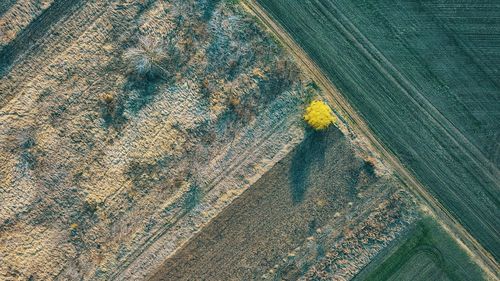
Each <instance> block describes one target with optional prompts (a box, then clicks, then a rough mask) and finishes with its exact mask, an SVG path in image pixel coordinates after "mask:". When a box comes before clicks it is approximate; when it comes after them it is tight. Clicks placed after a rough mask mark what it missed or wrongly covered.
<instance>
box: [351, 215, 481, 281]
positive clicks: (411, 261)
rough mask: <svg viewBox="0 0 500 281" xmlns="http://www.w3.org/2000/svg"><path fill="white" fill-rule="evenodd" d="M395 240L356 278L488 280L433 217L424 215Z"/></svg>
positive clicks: (365, 279)
mask: <svg viewBox="0 0 500 281" xmlns="http://www.w3.org/2000/svg"><path fill="white" fill-rule="evenodd" d="M394 244H395V245H393V246H391V247H390V248H391V249H390V253H389V254H387V253H384V254H383V255H381V258H378V257H377V258H374V259H373V260H372V261H371V263H370V265H369V266H367V267H366V268H365V269H363V271H361V272H360V273H359V274H358V275H356V277H355V278H354V279H353V281H359V280H364V281H377V280H399V281H419V280H421V281H425V280H436V281H437V280H457V281H459V280H486V279H482V277H481V276H482V275H481V270H480V269H479V268H478V267H477V265H475V264H474V263H473V262H472V261H471V260H470V258H469V257H468V256H467V255H466V254H465V253H464V252H463V250H462V249H461V248H460V246H459V245H458V244H457V243H456V242H455V241H454V240H452V239H450V237H449V236H448V235H447V234H446V233H445V231H444V230H443V229H442V228H441V227H440V226H439V225H438V224H437V223H436V221H434V220H433V219H432V218H430V217H423V218H421V219H420V220H419V221H417V222H416V223H415V225H414V226H413V227H412V228H410V229H409V231H408V233H407V234H406V235H404V236H402V237H401V238H400V241H399V243H394ZM387 249H389V247H388V248H387Z"/></svg>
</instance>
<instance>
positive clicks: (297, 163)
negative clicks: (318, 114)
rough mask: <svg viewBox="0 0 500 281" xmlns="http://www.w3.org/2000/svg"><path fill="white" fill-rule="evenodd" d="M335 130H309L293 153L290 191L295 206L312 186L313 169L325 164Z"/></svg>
mask: <svg viewBox="0 0 500 281" xmlns="http://www.w3.org/2000/svg"><path fill="white" fill-rule="evenodd" d="M333 130H334V128H328V129H326V130H325V131H314V130H312V129H308V131H307V132H306V135H307V136H306V138H305V139H304V140H303V141H302V143H301V144H299V145H298V146H297V148H296V149H295V150H294V151H293V152H292V153H293V158H292V163H291V166H290V189H291V194H292V201H293V203H294V204H297V203H300V202H302V200H303V199H304V195H305V193H306V191H307V189H308V188H309V186H310V182H309V175H310V173H311V169H312V168H313V167H314V165H316V167H322V166H323V165H324V164H325V152H326V149H327V147H328V142H327V139H329V138H331V137H332V136H331V134H332V133H333Z"/></svg>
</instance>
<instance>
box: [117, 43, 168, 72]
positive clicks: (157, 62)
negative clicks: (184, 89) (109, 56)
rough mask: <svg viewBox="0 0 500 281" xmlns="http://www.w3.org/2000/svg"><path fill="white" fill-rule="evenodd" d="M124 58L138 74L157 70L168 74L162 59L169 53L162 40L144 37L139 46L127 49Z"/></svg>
mask: <svg viewBox="0 0 500 281" xmlns="http://www.w3.org/2000/svg"><path fill="white" fill-rule="evenodd" d="M123 58H124V59H125V60H126V61H127V62H128V63H129V65H130V67H131V68H132V70H133V71H135V72H137V73H138V74H142V75H144V74H148V73H152V72H154V71H156V70H160V71H162V72H163V73H164V74H167V70H166V69H165V68H163V67H162V66H161V63H162V61H164V60H165V59H166V58H167V53H166V51H165V49H164V48H163V44H162V42H161V41H160V40H155V39H152V38H149V37H142V38H140V39H139V44H138V45H137V47H134V48H130V49H128V50H127V51H125V53H124V55H123Z"/></svg>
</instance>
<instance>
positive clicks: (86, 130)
mask: <svg viewBox="0 0 500 281" xmlns="http://www.w3.org/2000/svg"><path fill="white" fill-rule="evenodd" d="M18 2H19V3H21V2H22V1H18ZM18 2H15V3H16V4H15V5H20V4H19V3H18ZM58 3H64V2H58ZM75 3H76V2H75ZM78 3H79V5H80V6H73V7H78V8H77V9H76V8H75V9H74V10H71V11H68V13H63V12H61V13H56V12H57V11H58V10H57V9H56V10H55V11H52V14H50V17H48V16H47V17H44V21H43V28H42V27H40V28H41V29H40V30H36V27H33V26H31V27H28V28H32V29H34V30H30V32H28V33H26V32H17V33H16V34H25V35H23V36H26V37H25V39H23V40H28V39H30V36H31V35H30V34H36V38H35V39H36V40H33V41H32V42H31V45H30V48H29V49H25V48H19V49H18V48H17V47H16V46H18V45H16V44H14V45H9V46H10V47H9V48H10V49H9V50H10V51H9V52H2V56H6V58H7V59H6V60H4V61H3V62H2V71H0V73H1V74H0V75H1V78H0V79H1V81H0V92H1V93H2V95H1V96H0V107H1V108H0V160H1V161H0V162H1V164H0V202H2V204H1V206H0V260H1V261H2V262H1V263H0V279H5V280H29V279H31V280H51V279H56V280H137V279H140V278H143V277H144V276H147V275H148V274H150V272H149V271H151V270H155V269H156V268H158V266H160V265H161V264H162V263H163V261H164V260H165V259H168V258H169V257H170V256H171V255H173V254H174V253H175V251H176V250H177V249H178V248H179V247H180V245H182V244H183V243H185V242H186V241H188V240H189V239H190V238H192V237H193V236H194V235H195V234H196V233H197V232H199V231H201V230H202V228H203V227H204V226H205V225H206V224H207V223H208V222H209V221H210V220H211V219H212V218H214V217H215V216H217V214H219V212H220V211H221V210H222V209H223V208H224V207H226V206H228V205H229V204H230V203H231V202H232V201H233V200H234V199H235V198H236V197H238V196H239V195H241V194H242V193H243V192H244V191H245V190H247V188H248V187H249V186H250V185H251V184H253V183H254V182H255V181H256V180H257V179H258V178H259V177H260V176H261V175H262V174H264V173H265V172H266V171H268V170H269V169H270V168H271V167H272V166H273V165H274V164H275V163H276V162H277V161H279V160H280V159H282V158H283V157H284V156H285V155H286V154H287V153H288V152H289V151H290V150H291V149H292V148H293V147H294V146H296V145H297V143H300V142H301V140H302V139H303V138H304V134H305V126H304V124H303V121H302V120H301V119H302V113H303V112H302V110H303V104H304V103H305V101H306V100H308V98H310V97H308V96H310V95H313V94H314V92H315V90H314V89H312V87H311V86H310V85H311V83H309V82H310V81H308V80H307V79H304V78H303V77H302V75H301V74H300V73H299V71H298V69H297V68H296V66H295V64H294V62H293V61H292V60H291V59H290V58H289V57H288V56H286V55H285V54H284V53H283V52H282V50H281V49H280V47H279V46H278V45H277V44H276V43H275V42H274V41H273V39H271V38H270V37H269V36H268V35H266V34H265V33H264V32H263V31H262V30H261V29H260V27H259V26H258V25H257V24H256V23H255V21H254V19H252V18H250V17H248V16H247V15H246V14H244V13H243V11H241V10H240V8H239V7H238V6H235V5H233V4H231V3H232V1H201V0H200V1H194V0H173V1H132V0H130V1H119V2H116V1H104V0H99V1H82V2H78ZM15 5H14V6H12V7H11V8H9V9H8V10H7V11H6V12H4V13H3V15H2V20H5V19H6V16H7V15H9V13H10V12H9V11H10V9H14V7H16V6H15ZM54 5H55V4H54ZM59 5H62V4H59ZM51 7H54V6H51ZM58 7H59V6H58ZM48 9H50V7H49V8H47V10H48ZM61 11H62V10H61ZM30 15H31V14H30ZM31 16H32V20H33V19H35V18H36V19H38V18H37V17H36V15H35V13H33V15H31ZM36 19H35V20H36ZM12 24H15V23H12ZM17 26H18V30H22V29H23V28H24V26H25V25H23V24H21V23H19V24H18V25H17ZM12 36H14V37H15V36H16V35H15V34H14V35H12ZM16 38H17V37H16ZM2 39H4V38H2ZM9 40H14V41H13V42H15V40H17V39H12V38H11V39H8V40H5V42H7V41H9ZM19 42H22V40H21V41H19ZM35 70H36V71H35ZM308 85H309V86H308ZM358 160H359V159H358ZM339 200H344V201H345V200H346V197H340V198H339ZM377 202H378V201H377ZM382 228H383V227H382Z"/></svg>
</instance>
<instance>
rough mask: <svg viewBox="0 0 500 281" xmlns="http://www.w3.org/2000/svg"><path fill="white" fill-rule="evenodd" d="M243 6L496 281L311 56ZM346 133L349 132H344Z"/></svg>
mask: <svg viewBox="0 0 500 281" xmlns="http://www.w3.org/2000/svg"><path fill="white" fill-rule="evenodd" d="M242 4H243V6H244V7H246V8H247V9H248V10H249V12H250V13H252V14H253V15H255V16H256V17H257V18H258V19H260V20H261V21H262V23H263V24H264V25H265V26H266V27H267V28H268V29H269V31H270V32H271V33H272V34H274V35H275V36H276V37H277V38H278V40H279V41H280V42H281V43H282V44H283V46H284V47H285V48H287V49H288V50H289V51H290V52H291V53H292V54H293V55H294V56H295V58H296V59H297V62H298V64H299V65H300V67H301V68H302V69H303V70H304V71H305V72H306V73H307V74H309V75H311V77H313V78H314V80H315V82H316V83H317V84H318V85H319V86H320V87H321V88H322V90H323V92H324V93H325V95H324V97H325V98H326V99H327V100H328V101H329V102H330V104H331V105H333V107H334V109H335V110H336V111H337V112H339V113H340V115H342V117H344V119H345V120H346V122H347V124H348V126H349V129H350V130H352V131H353V132H354V133H355V134H356V135H357V136H359V137H362V138H363V139H366V145H367V146H368V148H369V149H370V150H372V151H375V152H378V153H379V154H380V156H381V158H382V159H383V160H384V161H386V162H387V163H389V165H390V166H391V167H392V168H394V169H395V171H397V174H398V176H399V177H400V179H401V180H402V181H403V183H404V184H405V185H406V186H407V187H408V188H409V189H410V190H411V191H412V192H413V193H414V194H415V195H416V196H417V197H418V198H419V199H420V200H422V201H423V202H424V203H425V205H426V206H425V207H424V208H426V209H427V208H430V211H431V213H432V214H433V215H434V216H436V217H438V218H439V221H440V222H441V223H442V225H443V227H444V228H445V229H446V230H447V231H448V232H449V233H450V235H451V236H452V237H454V238H455V239H457V240H458V241H460V242H462V243H463V244H464V245H465V248H466V250H467V252H468V253H469V254H470V255H472V256H473V257H474V258H475V260H477V261H478V263H479V265H480V266H481V267H482V268H483V269H484V270H485V271H486V272H487V274H488V275H489V276H490V277H491V278H492V279H496V275H495V272H499V270H500V268H499V266H498V264H497V263H496V261H495V259H494V258H493V257H492V256H491V254H490V253H488V252H487V251H486V250H485V249H484V248H483V247H482V246H481V245H480V244H479V243H478V242H477V241H476V240H475V239H474V238H473V237H472V236H471V235H470V234H469V233H468V232H467V231H466V230H465V229H464V227H463V226H462V225H461V224H460V223H459V222H458V221H457V220H456V219H455V218H454V217H453V216H452V215H451V214H450V213H449V212H448V211H447V210H446V209H445V208H444V207H443V206H442V204H440V203H439V202H438V201H437V200H436V199H435V198H434V197H433V196H432V195H431V194H429V192H428V191H427V190H426V189H425V187H423V186H422V184H421V183H420V182H418V181H417V180H416V179H415V177H414V176H413V175H412V174H410V172H409V171H408V170H407V169H406V168H404V167H403V165H402V164H401V162H400V161H399V160H398V159H397V158H396V157H395V156H394V155H393V154H392V153H391V152H390V151H389V150H387V149H386V148H385V147H384V146H383V145H382V144H381V143H380V142H379V141H378V140H377V139H376V138H375V136H374V134H373V132H372V131H371V130H370V129H369V128H368V126H367V124H366V123H365V122H364V121H363V120H362V119H361V117H360V116H359V115H358V113H357V112H356V111H355V110H354V109H353V108H352V107H351V106H350V105H349V103H348V102H347V101H346V100H345V98H344V97H343V96H342V95H341V94H340V93H339V91H338V90H337V89H336V88H335V86H334V85H333V84H332V83H331V81H330V80H329V79H328V78H327V77H326V76H325V75H324V74H323V73H322V71H321V70H320V68H319V67H318V66H317V65H316V64H315V63H314V62H313V61H312V60H311V59H310V58H309V56H308V55H307V54H306V53H305V52H304V51H303V50H302V49H301V48H300V47H299V46H298V45H297V44H296V43H295V42H294V41H293V39H292V38H291V37H290V36H289V35H288V34H287V33H286V32H285V31H284V30H283V28H282V27H281V26H279V25H278V24H277V23H276V21H274V20H273V19H271V17H270V16H269V15H268V14H267V13H266V12H265V11H264V10H263V8H262V7H260V5H259V4H257V3H256V2H254V1H251V0H244V1H243V2H242ZM344 129H346V128H344Z"/></svg>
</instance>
